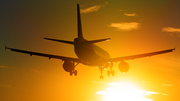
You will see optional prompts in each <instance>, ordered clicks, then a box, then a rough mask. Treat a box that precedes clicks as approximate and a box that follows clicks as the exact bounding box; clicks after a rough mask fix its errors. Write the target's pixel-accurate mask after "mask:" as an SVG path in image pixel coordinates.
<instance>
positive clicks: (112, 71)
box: [107, 63, 115, 76]
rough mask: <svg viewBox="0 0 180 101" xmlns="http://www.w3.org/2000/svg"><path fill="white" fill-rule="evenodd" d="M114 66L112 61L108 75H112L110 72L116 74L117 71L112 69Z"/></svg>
mask: <svg viewBox="0 0 180 101" xmlns="http://www.w3.org/2000/svg"><path fill="white" fill-rule="evenodd" d="M112 67H113V63H111V66H110V70H108V71H107V75H108V76H110V74H112V76H114V75H115V71H114V70H112Z"/></svg>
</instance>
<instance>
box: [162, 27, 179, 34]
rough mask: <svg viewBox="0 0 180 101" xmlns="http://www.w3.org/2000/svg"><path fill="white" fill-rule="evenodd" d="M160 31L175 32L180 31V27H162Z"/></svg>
mask: <svg viewBox="0 0 180 101" xmlns="http://www.w3.org/2000/svg"><path fill="white" fill-rule="evenodd" d="M162 31H164V32H171V33H173V32H176V33H180V28H173V27H165V28H162Z"/></svg>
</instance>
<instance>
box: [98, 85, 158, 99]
mask: <svg viewBox="0 0 180 101" xmlns="http://www.w3.org/2000/svg"><path fill="white" fill-rule="evenodd" d="M108 85H109V87H108V88H106V90H105V91H98V92H97V94H100V95H103V99H102V101H153V100H152V99H148V98H146V97H145V96H147V95H151V94H157V93H156V92H150V91H145V90H141V89H140V88H138V87H137V86H136V85H134V84H132V83H129V82H120V83H109V84H108Z"/></svg>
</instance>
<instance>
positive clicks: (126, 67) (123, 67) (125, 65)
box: [118, 61, 129, 73]
mask: <svg viewBox="0 0 180 101" xmlns="http://www.w3.org/2000/svg"><path fill="white" fill-rule="evenodd" d="M118 67H119V70H120V71H121V72H123V73H126V72H127V71H129V64H128V63H127V62H125V61H122V62H121V63H119V66H118Z"/></svg>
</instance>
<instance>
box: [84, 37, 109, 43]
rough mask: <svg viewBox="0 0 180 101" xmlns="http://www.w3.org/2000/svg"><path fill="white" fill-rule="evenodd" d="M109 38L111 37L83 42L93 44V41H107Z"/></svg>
mask: <svg viewBox="0 0 180 101" xmlns="http://www.w3.org/2000/svg"><path fill="white" fill-rule="evenodd" d="M109 40H111V38H106V39H97V40H91V41H86V42H85V43H87V44H93V43H97V42H101V41H109Z"/></svg>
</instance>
